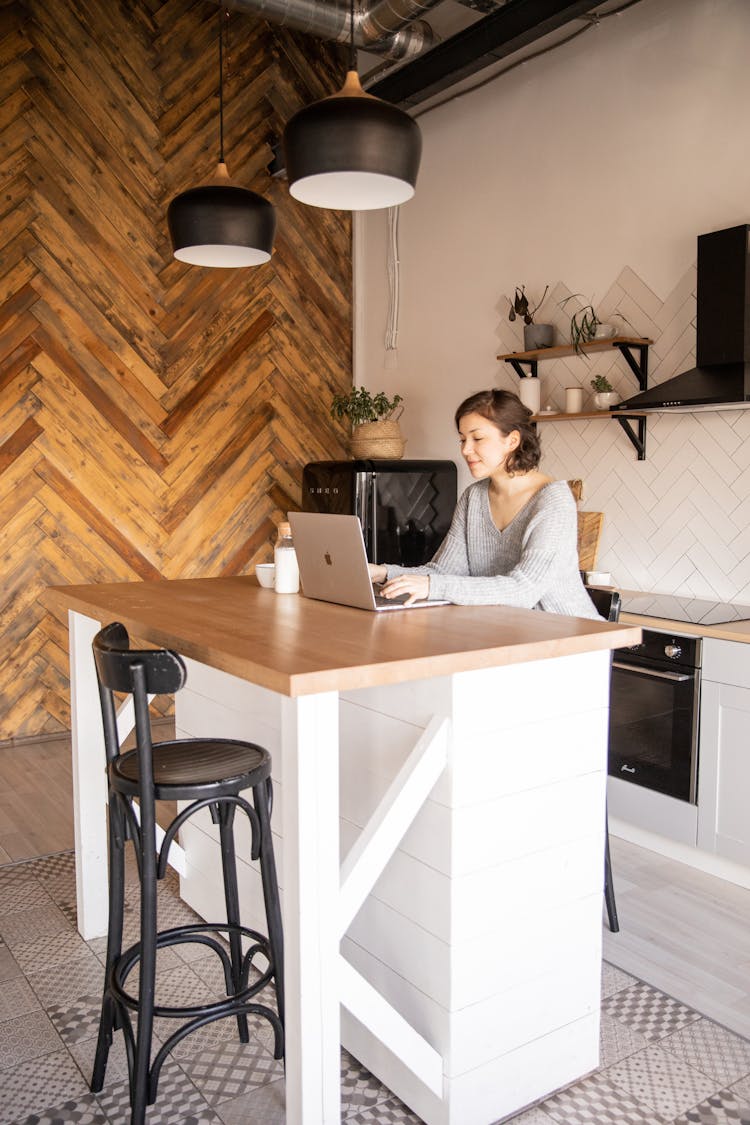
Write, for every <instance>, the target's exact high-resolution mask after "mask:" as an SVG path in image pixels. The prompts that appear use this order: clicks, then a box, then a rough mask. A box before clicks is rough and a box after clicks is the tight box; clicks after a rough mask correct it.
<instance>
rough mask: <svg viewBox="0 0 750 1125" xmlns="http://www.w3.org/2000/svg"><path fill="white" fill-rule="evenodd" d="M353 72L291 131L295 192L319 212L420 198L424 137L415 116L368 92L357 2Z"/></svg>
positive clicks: (287, 139)
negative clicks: (359, 52) (360, 64)
mask: <svg viewBox="0 0 750 1125" xmlns="http://www.w3.org/2000/svg"><path fill="white" fill-rule="evenodd" d="M349 12H350V16H349V18H350V39H349V72H348V74H347V76H346V81H345V82H344V85H343V86H342V88H341V89H340V90H339V91H338V93H336V94H333V95H332V96H331V97H329V98H324V99H323V100H322V101H319V102H313V104H312V105H309V106H306V107H305V108H304V109H301V110H299V112H298V113H295V115H294V117H292V118H290V120H289V121H288V122H287V125H286V128H285V129H284V153H285V158H286V171H287V176H288V178H289V192H290V194H291V195H293V196H294V198H295V199H299V200H300V202H302V203H309V204H310V205H311V206H312V207H330V208H332V209H340V210H344V211H372V210H375V209H376V208H379V207H395V206H396V205H397V204H399V203H405V202H406V201H407V199H411V197H412V196H413V195H414V185H415V184H416V182H417V172H418V171H419V160H420V157H421V155H422V134H421V132H420V129H419V126H418V125H417V123H416V121H414V120H413V119H412V118H411V117H409V115H408V113H404V112H403V110H400V109H397V108H396V106H394V105H391V104H390V103H389V102H384V101H381V99H380V98H374V97H373V96H372V94H367V93H365V91H364V90H363V89H362V86H361V84H360V81H359V75H358V74H357V66H356V50H355V47H354V0H350V9H349Z"/></svg>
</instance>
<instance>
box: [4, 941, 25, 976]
mask: <svg viewBox="0 0 750 1125" xmlns="http://www.w3.org/2000/svg"><path fill="white" fill-rule="evenodd" d="M22 976H23V973H22V972H21V967H20V965H19V964H18V962H17V961H16V959H15V957H14V956H13V954H12V953H11V951H10V950H9V949H8V947H7V945H6V944H5V942H4V941H1V940H0V981H6V980H12V978H13V977H22Z"/></svg>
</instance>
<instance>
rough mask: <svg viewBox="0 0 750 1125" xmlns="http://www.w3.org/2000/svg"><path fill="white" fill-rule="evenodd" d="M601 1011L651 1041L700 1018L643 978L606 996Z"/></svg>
mask: <svg viewBox="0 0 750 1125" xmlns="http://www.w3.org/2000/svg"><path fill="white" fill-rule="evenodd" d="M602 1011H603V1012H606V1013H607V1014H608V1015H610V1016H612V1018H613V1019H616V1020H619V1022H620V1023H623V1024H625V1026H626V1027H629V1028H631V1029H632V1030H633V1031H637V1032H639V1033H640V1034H641V1035H645V1037H646V1039H648V1040H649V1041H650V1042H654V1041H655V1040H657V1039H664V1038H665V1037H666V1036H667V1035H672V1034H673V1033H674V1032H675V1031H679V1030H680V1028H682V1027H686V1026H687V1025H688V1024H689V1023H693V1021H694V1020H697V1019H700V1013H698V1012H694V1011H693V1009H692V1008H688V1007H686V1006H685V1005H684V1004H680V1002H679V1001H678V1000H673V999H672V997H671V996H665V995H664V993H663V992H657V990H656V989H655V988H652V987H651V985H650V984H644V983H643V982H642V981H637V982H636V983H635V984H631V985H630V987H629V988H623V989H620V990H619V991H617V992H615V993H613V994H612V995H611V996H608V997H607V998H606V999H605V1000H604V1002H603V1003H602Z"/></svg>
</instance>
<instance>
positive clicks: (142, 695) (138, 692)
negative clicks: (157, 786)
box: [93, 621, 187, 787]
mask: <svg viewBox="0 0 750 1125" xmlns="http://www.w3.org/2000/svg"><path fill="white" fill-rule="evenodd" d="M93 649H94V663H95V665H96V675H97V679H98V681H99V699H100V701H101V705H102V721H103V723H104V745H105V750H106V754H107V761H108V762H113V761H114V760H115V758H117V757H118V755H119V753H120V740H119V735H118V731H117V708H116V706H115V698H114V692H120V693H124V694H127V695H132V696H133V708H134V712H135V738H136V746H137V749H138V756H139V759H140V762H141V770H140V775H141V783H142V785H143V786H144V787H147V786H148V784H149V779H151V781H152V779H153V771H152V764H151V761H152V743H151V722H150V719H149V710H148V697H149V695H161V694H169V695H171V694H172V693H173V692H176V691H179V690H180V688H181V687H183V685H184V684H185V681H186V680H187V669H186V668H185V664H184V662H183V660H182V658H181V657H179V656H178V655H177V653H176V652H170V651H169V649H163V648H157V649H131V648H130V637H129V636H128V631H127V629H126V628H125V626H124V625H121V624H120V622H119V621H114V622H112V624H111V625H105V627H104V628H103V629H101V630H100V631H99V632H98V633H97V634H96V636H95V637H94V640H93Z"/></svg>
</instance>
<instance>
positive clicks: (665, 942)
mask: <svg viewBox="0 0 750 1125" xmlns="http://www.w3.org/2000/svg"><path fill="white" fill-rule="evenodd" d="M611 849H612V867H613V872H614V882H615V893H616V897H617V910H618V914H619V916H620V933H619V934H611V933H610V932H609V930H607V929H606V928H605V931H604V957H605V959H606V960H607V961H609V962H611V963H612V964H613V965H617V966H618V967H619V968H621V969H625V970H626V971H627V972H631V973H634V974H635V975H636V976H638V977H640V978H641V979H642V980H645V981H647V982H648V983H649V984H652V985H654V987H655V988H658V989H660V991H662V992H666V993H668V994H669V995H670V996H674V997H675V998H676V999H678V1000H682V1002H683V1003H685V1004H688V1005H689V1006H690V1007H692V1008H695V1009H696V1010H697V1011H699V1012H701V1013H702V1014H703V1015H706V1016H710V1017H711V1019H714V1020H716V1022H717V1023H721V1024H723V1025H724V1026H725V1027H728V1028H730V1030H732V1031H736V1032H737V1034H739V1035H743V1036H745V1037H746V1038H750V891H749V890H746V889H745V888H743V887H738V886H735V884H734V883H728V882H726V881H725V880H724V879H716V878H714V877H713V876H712V875H707V874H705V873H704V872H702V871H696V870H695V869H694V868H692V867H687V866H686V865H685V864H682V863H675V862H674V861H673V860H670V859H665V858H663V857H662V856H659V855H656V854H655V853H654V852H651V851H647V850H646V849H645V848H639V847H637V846H636V845H635V844H629V843H627V842H626V841H624V840H619V839H617V838H616V837H614V836H613V837H611Z"/></svg>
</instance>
